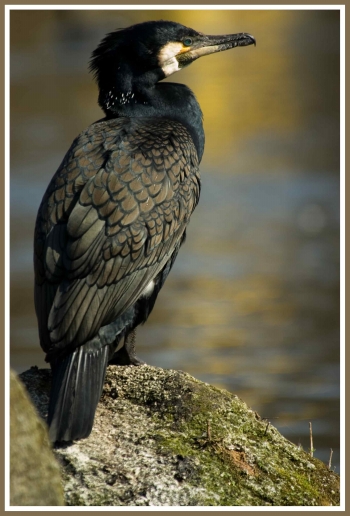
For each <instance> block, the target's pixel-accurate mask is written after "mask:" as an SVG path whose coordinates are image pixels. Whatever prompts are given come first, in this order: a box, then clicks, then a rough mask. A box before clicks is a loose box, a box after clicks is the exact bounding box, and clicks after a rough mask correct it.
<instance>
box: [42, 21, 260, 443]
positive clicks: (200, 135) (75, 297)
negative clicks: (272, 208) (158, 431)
mask: <svg viewBox="0 0 350 516" xmlns="http://www.w3.org/2000/svg"><path fill="white" fill-rule="evenodd" d="M252 43H255V41H254V38H253V37H252V36H250V35H249V34H235V35H229V36H205V35H203V34H201V33H198V32H196V31H194V30H193V29H189V28H187V27H184V26H182V25H179V24H177V23H173V22H165V21H158V22H147V23H142V24H138V25H134V26H132V27H130V28H128V29H124V30H120V31H116V32H113V33H111V34H108V35H107V36H106V37H105V39H104V40H103V41H102V42H101V44H100V45H99V47H98V48H97V49H96V50H95V51H94V53H93V55H92V60H91V69H92V71H93V72H94V73H95V76H96V79H97V82H98V86H99V104H100V106H101V107H102V109H103V110H104V112H105V118H103V119H102V120H100V121H98V122H95V123H94V124H92V125H91V126H90V127H89V128H88V129H87V130H86V131H84V132H83V133H82V134H80V135H79V136H78V137H77V138H76V139H75V140H74V142H73V144H72V146H71V148H70V149H69V150H68V152H67V154H66V156H65V158H64V159H63V162H62V164H61V165H60V167H59V168H58V170H57V172H56V174H55V175H54V177H53V179H52V180H51V182H50V184H49V186H48V188H47V191H46V193H45V195H44V198H43V200H42V203H41V205H40V208H39V212H38V217H37V221H36V228H35V242H34V262H35V308H36V313H37V317H38V324H39V335H40V343H41V346H42V348H43V350H44V351H45V352H46V360H47V361H48V362H50V364H51V367H52V376H53V378H52V389H51V396H50V405H49V415H48V423H49V425H50V438H51V440H52V441H70V440H73V439H80V438H83V437H87V436H88V435H89V434H90V432H91V429H92V425H93V419H94V414H95V410H96V406H97V403H98V400H99V397H100V395H101V391H102V387H103V381H104V376H105V371H106V367H107V364H108V363H115V364H133V365H138V364H140V363H141V362H140V361H139V360H138V358H137V357H136V355H135V329H136V327H137V326H138V325H139V324H142V323H144V322H145V321H146V320H147V318H148V316H149V314H150V313H151V311H152V309H153V306H154V303H155V301H156V298H157V295H158V293H159V290H160V289H161V288H162V286H163V284H164V281H165V280H166V277H167V275H168V274H169V272H170V269H171V267H172V265H173V263H174V261H175V259H176V256H177V254H178V251H179V248H180V246H181V244H182V243H183V241H184V239H185V234H186V227H187V224H188V223H189V220H190V216H191V214H192V212H193V210H194V209H195V207H196V205H197V203H198V200H199V194H200V176H199V170H198V165H199V162H200V160H201V158H202V154H203V150H204V132H203V126H202V113H201V110H200V107H199V105H198V102H197V100H196V98H195V96H194V94H193V93H192V91H191V90H190V89H189V88H188V87H187V86H184V85H181V84H173V83H159V81H160V80H162V79H164V78H165V77H167V76H168V75H171V74H172V73H174V72H176V71H178V70H180V69H181V68H182V67H184V66H186V65H188V64H190V63H191V62H192V61H194V60H195V59H197V58H198V57H201V56H202V55H206V54H209V53H213V52H219V51H221V50H226V49H229V48H233V47H235V46H246V45H250V44H252ZM121 343H122V346H121V347H120V344H121ZM117 348H118V349H117Z"/></svg>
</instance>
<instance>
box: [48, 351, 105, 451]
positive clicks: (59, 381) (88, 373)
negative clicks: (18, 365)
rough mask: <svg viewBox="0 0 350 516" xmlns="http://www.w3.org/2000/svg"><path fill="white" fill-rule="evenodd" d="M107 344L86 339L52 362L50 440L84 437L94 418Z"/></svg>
mask: <svg viewBox="0 0 350 516" xmlns="http://www.w3.org/2000/svg"><path fill="white" fill-rule="evenodd" d="M108 353H109V349H108V346H103V347H98V348H97V349H96V348H93V347H92V346H89V343H87V344H85V345H83V346H80V347H79V348H78V349H76V350H75V351H73V353H71V354H70V355H68V356H67V357H65V358H63V359H62V360H59V361H57V362H56V363H54V364H51V366H52V386H51V394H50V403H49V414H48V424H49V427H50V429H49V436H50V439H51V441H52V442H56V441H71V440H73V439H83V438H84V437H87V436H88V435H89V434H90V432H91V430H92V425H93V422H94V416H95V411H96V407H97V403H98V401H99V399H100V396H101V393H102V388H103V382H104V378H105V374H106V367H107V363H108Z"/></svg>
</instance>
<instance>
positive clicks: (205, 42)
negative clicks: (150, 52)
mask: <svg viewBox="0 0 350 516" xmlns="http://www.w3.org/2000/svg"><path fill="white" fill-rule="evenodd" d="M248 45H256V41H255V38H254V36H251V35H250V34H247V33H245V32H241V33H239V34H227V35H225V36H205V35H203V38H201V39H200V40H199V41H198V40H197V41H196V42H195V43H194V44H193V45H192V46H190V47H187V48H186V47H184V48H183V49H182V50H181V51H180V52H179V54H178V55H177V56H176V57H177V59H178V61H179V62H180V63H181V61H183V62H182V64H183V65H186V64H190V62H193V61H194V60H195V59H198V58H199V57H202V56H207V55H209V54H214V53H215V52H222V51H223V50H229V49H230V48H235V47H246V46H248Z"/></svg>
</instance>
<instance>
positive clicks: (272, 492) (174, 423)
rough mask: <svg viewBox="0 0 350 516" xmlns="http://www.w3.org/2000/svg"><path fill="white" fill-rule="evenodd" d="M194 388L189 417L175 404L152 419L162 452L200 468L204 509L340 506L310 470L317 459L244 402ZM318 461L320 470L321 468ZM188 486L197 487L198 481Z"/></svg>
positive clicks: (188, 400)
mask: <svg viewBox="0 0 350 516" xmlns="http://www.w3.org/2000/svg"><path fill="white" fill-rule="evenodd" d="M192 387H193V389H192V392H191V396H190V397H189V396H187V397H186V404H187V411H186V416H185V417H182V418H181V417H180V418H179V413H178V411H177V410H176V408H175V409H174V405H172V404H168V406H169V408H170V409H169V411H166V408H165V407H164V406H163V407H162V409H161V410H160V411H159V410H158V412H155V413H154V414H153V421H158V424H159V428H160V430H159V432H158V433H157V434H156V436H154V437H155V438H156V440H157V442H158V444H159V451H160V453H165V454H166V453H169V452H171V453H172V454H175V455H176V456H180V457H186V458H188V459H190V460H191V461H192V462H194V463H197V464H199V465H200V483H201V485H202V486H203V487H204V488H205V491H206V493H207V496H206V497H205V500H203V504H204V505H222V506H239V505H289V506H291V505H296V506H301V505H330V504H332V505H337V504H338V503H339V500H338V499H337V496H332V494H331V493H330V490H329V486H327V488H326V489H321V486H320V484H319V478H318V476H317V474H314V473H313V470H312V469H308V468H314V467H315V464H314V463H315V460H313V461H312V462H311V460H312V459H311V457H310V456H308V455H307V454H306V453H305V452H303V451H302V450H299V449H298V448H297V447H296V446H294V445H293V444H292V443H290V442H289V441H287V440H286V439H284V438H283V437H282V436H281V435H280V434H279V433H278V432H277V430H276V429H275V428H273V427H272V426H271V425H269V424H267V423H266V422H265V421H261V420H260V418H259V416H258V415H257V414H255V413H254V412H253V411H251V410H249V409H248V407H246V405H245V404H244V403H243V402H242V401H241V400H239V399H238V398H234V397H233V396H232V395H230V394H229V393H227V392H226V391H221V390H220V389H216V388H213V387H209V386H206V385H205V384H200V383H199V382H198V383H197V382H193V385H192ZM233 398H234V399H233ZM181 412H182V416H183V415H184V411H183V410H182V411H181ZM208 434H209V435H208ZM316 462H317V468H320V467H321V468H322V467H323V465H322V463H320V461H317V460H316ZM317 468H315V469H316V470H317ZM327 474H330V472H328V471H327ZM188 482H189V483H192V484H193V485H198V480H197V478H196V477H195V478H194V479H193V478H189V479H188ZM320 492H321V493H322V492H323V494H324V496H323V497H322V496H321V495H320Z"/></svg>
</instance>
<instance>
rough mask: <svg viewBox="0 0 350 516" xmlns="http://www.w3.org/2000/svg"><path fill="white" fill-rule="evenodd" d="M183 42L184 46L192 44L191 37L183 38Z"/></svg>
mask: <svg viewBox="0 0 350 516" xmlns="http://www.w3.org/2000/svg"><path fill="white" fill-rule="evenodd" d="M183 44H184V45H185V47H189V46H190V45H192V39H191V38H186V39H184V40H183Z"/></svg>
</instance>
